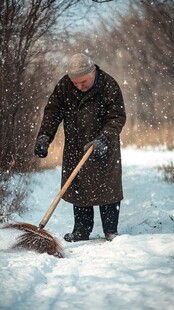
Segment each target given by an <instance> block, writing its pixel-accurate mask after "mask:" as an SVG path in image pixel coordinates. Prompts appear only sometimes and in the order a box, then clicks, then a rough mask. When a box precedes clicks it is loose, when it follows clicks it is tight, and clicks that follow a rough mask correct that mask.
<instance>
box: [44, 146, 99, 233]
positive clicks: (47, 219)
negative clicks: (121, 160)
mask: <svg viewBox="0 0 174 310" xmlns="http://www.w3.org/2000/svg"><path fill="white" fill-rule="evenodd" d="M93 149H94V146H93V145H91V146H90V147H89V148H88V150H87V151H86V153H85V155H84V156H83V157H82V159H81V160H80V162H79V163H78V165H77V166H76V167H75V169H74V170H73V172H72V173H71V175H70V176H69V178H68V179H67V181H66V182H65V184H64V185H63V187H62V189H61V190H60V192H59V193H58V194H57V196H56V197H55V198H54V200H53V202H52V204H51V205H50V207H49V209H48V211H47V212H46V213H45V215H44V217H43V219H42V220H41V222H40V224H39V228H44V227H45V225H46V224H47V223H48V221H49V219H50V217H51V215H52V214H53V212H54V210H55V209H56V207H57V204H58V203H59V201H60V200H61V198H62V196H63V195H64V193H65V192H66V190H67V189H68V187H69V186H70V184H71V183H72V181H73V180H74V178H75V176H76V175H77V173H78V172H79V170H80V169H81V168H82V166H83V165H84V163H85V162H86V161H87V159H88V158H89V156H90V155H91V153H92V151H93Z"/></svg>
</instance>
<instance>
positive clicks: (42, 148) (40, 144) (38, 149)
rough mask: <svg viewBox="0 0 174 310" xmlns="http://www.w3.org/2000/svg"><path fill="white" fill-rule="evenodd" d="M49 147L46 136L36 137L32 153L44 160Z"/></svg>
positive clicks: (48, 140)
mask: <svg viewBox="0 0 174 310" xmlns="http://www.w3.org/2000/svg"><path fill="white" fill-rule="evenodd" d="M49 145H50V137H48V136H46V135H41V136H38V137H37V139H36V144H35V149H34V153H35V155H36V156H38V157H40V158H44V157H46V156H47V155H48V147H49Z"/></svg>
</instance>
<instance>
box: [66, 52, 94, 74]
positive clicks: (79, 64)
mask: <svg viewBox="0 0 174 310" xmlns="http://www.w3.org/2000/svg"><path fill="white" fill-rule="evenodd" d="M94 69H95V64H94V62H93V60H92V59H91V58H90V57H89V56H87V55H84V54H75V55H74V56H72V58H71V59H70V62H69V64H68V67H67V73H68V75H69V77H70V79H71V78H76V77H81V76H84V75H86V74H88V73H91V72H92V71H93V70H94Z"/></svg>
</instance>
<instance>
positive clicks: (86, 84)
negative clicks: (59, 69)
mask: <svg viewBox="0 0 174 310" xmlns="http://www.w3.org/2000/svg"><path fill="white" fill-rule="evenodd" d="M95 74H96V70H94V71H92V72H91V73H89V74H87V75H84V76H80V77H77V78H72V79H71V81H72V83H73V84H74V86H75V87H76V88H77V89H79V90H81V91H82V92H86V91H88V89H90V88H91V87H92V86H93V84H94V80H95Z"/></svg>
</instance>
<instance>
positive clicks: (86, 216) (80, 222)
mask: <svg viewBox="0 0 174 310" xmlns="http://www.w3.org/2000/svg"><path fill="white" fill-rule="evenodd" d="M73 208H74V229H73V232H75V231H80V232H86V233H89V234H90V233H91V232H92V229H93V226H94V208H93V206H91V207H90V206H89V207H78V206H76V205H74V206H73ZM99 208H100V216H101V221H102V227H103V232H104V233H105V234H106V233H117V226H118V218H119V211H120V202H116V203H113V204H110V205H104V206H99Z"/></svg>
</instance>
